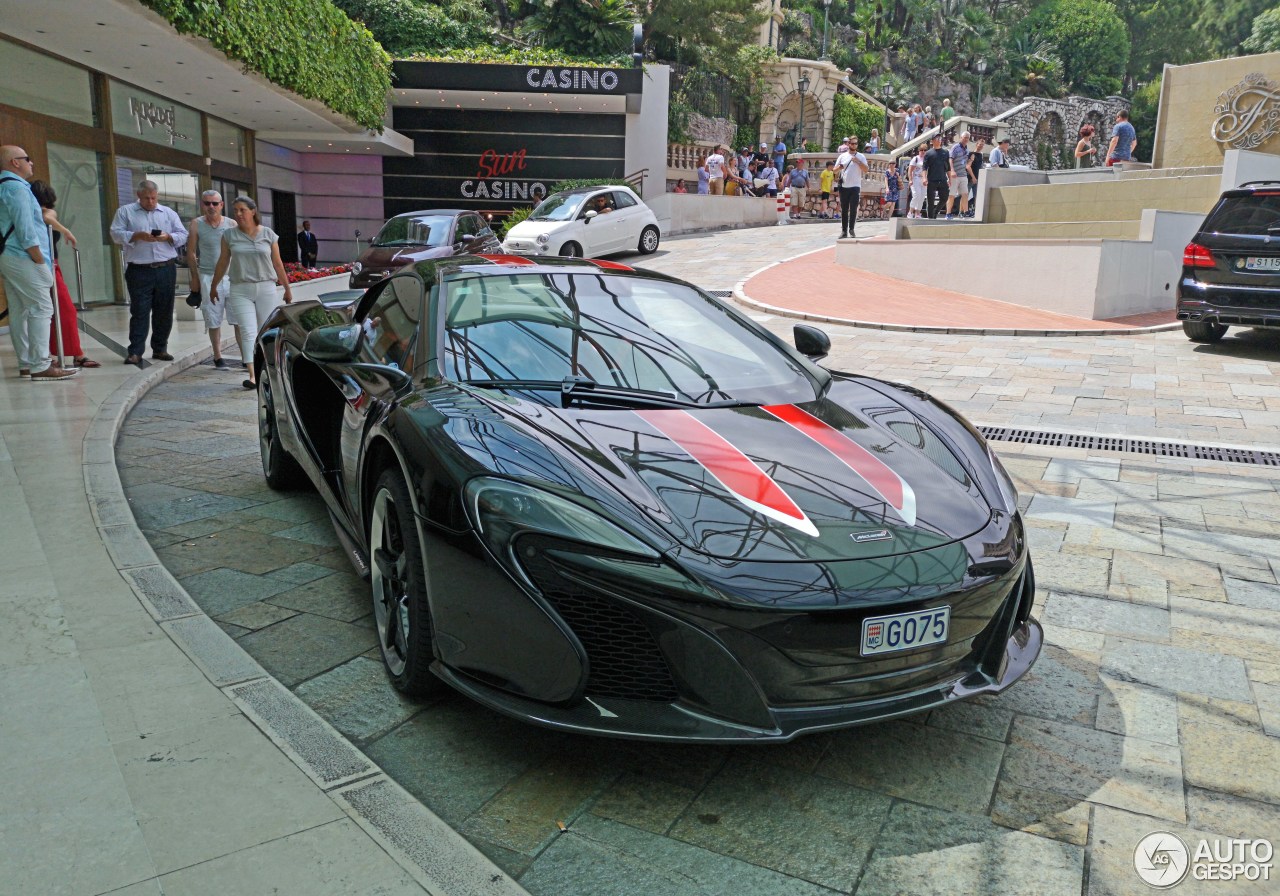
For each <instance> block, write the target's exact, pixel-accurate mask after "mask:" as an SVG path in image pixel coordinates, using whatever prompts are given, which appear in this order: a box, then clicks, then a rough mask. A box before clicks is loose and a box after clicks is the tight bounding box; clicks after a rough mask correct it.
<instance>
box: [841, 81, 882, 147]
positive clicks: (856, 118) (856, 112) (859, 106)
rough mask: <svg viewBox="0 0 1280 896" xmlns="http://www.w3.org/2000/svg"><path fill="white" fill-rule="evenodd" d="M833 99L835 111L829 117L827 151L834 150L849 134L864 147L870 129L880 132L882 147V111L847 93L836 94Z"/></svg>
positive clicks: (869, 134)
mask: <svg viewBox="0 0 1280 896" xmlns="http://www.w3.org/2000/svg"><path fill="white" fill-rule="evenodd" d="M835 99H836V102H835V111H834V112H833V114H832V116H831V146H830V147H828V151H830V150H834V149H835V148H836V147H837V146H839V145H840V141H841V140H843V139H844V138H845V137H848V136H849V135H851V134H852V135H854V136H856V137H857V138H858V140H859V141H861V145H862V146H864V147H865V146H866V145H867V140H868V138H870V137H871V129H872V128H878V129H879V130H880V131H881V132H882V133H881V134H880V142H881V144H882V145H883V143H884V133H883V131H884V110H883V109H881V108H880V107H879V106H873V105H871V103H868V102H867V101H866V100H863V99H859V98H858V97H856V96H852V95H850V94H847V93H838V94H836V98H835Z"/></svg>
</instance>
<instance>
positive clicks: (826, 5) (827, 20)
mask: <svg viewBox="0 0 1280 896" xmlns="http://www.w3.org/2000/svg"><path fill="white" fill-rule="evenodd" d="M822 8H823V10H824V11H823V13H822V55H821V56H819V57H818V61H819V62H830V61H831V57H830V56H828V55H827V32H828V31H830V30H831V0H822Z"/></svg>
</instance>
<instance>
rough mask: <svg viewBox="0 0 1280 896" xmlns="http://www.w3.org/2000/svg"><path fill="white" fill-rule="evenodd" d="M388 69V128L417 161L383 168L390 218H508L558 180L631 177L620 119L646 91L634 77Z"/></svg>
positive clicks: (556, 70)
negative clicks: (452, 211)
mask: <svg viewBox="0 0 1280 896" xmlns="http://www.w3.org/2000/svg"><path fill="white" fill-rule="evenodd" d="M394 66H395V79H394V83H395V86H396V92H395V99H394V101H393V105H392V125H391V126H392V127H393V128H395V129H396V130H397V131H399V132H400V133H402V134H404V135H405V136H407V137H409V138H411V139H412V140H413V144H414V155H413V157H412V158H386V159H383V163H382V175H383V177H382V180H383V204H384V211H385V213H386V214H387V215H388V216H391V215H396V214H400V213H402V212H406V211H414V210H417V209H422V208H429V207H432V206H438V207H458V208H469V209H477V210H491V211H503V210H509V209H512V208H516V207H520V206H528V205H532V204H535V203H537V202H539V201H541V200H542V199H543V198H545V197H546V195H547V194H548V193H549V192H550V191H551V188H552V187H554V186H555V185H556V184H557V183H560V182H561V181H564V180H570V179H577V178H608V179H618V180H621V179H622V178H623V177H624V176H625V175H626V173H627V172H626V171H625V167H626V133H627V115H626V112H627V111H629V110H632V104H633V103H634V102H635V101H638V99H639V95H640V94H641V93H642V91H643V86H644V83H643V78H644V73H643V71H642V70H640V69H627V68H603V67H569V66H554V65H550V66H549V65H475V64H467V63H452V62H410V61H398V62H396V63H395V64H394ZM585 97H617V98H618V99H617V100H613V99H611V100H608V101H606V102H605V103H600V102H592V103H582V102H581V101H580V98H585ZM535 98H536V99H535ZM624 98H625V102H621V100H623V99H624ZM581 106H585V107H586V108H580V107H581Z"/></svg>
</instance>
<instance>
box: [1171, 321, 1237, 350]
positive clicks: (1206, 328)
mask: <svg viewBox="0 0 1280 896" xmlns="http://www.w3.org/2000/svg"><path fill="white" fill-rule="evenodd" d="M1182 332H1184V333H1186V334H1187V338H1188V339H1190V340H1191V341H1192V342H1203V343H1204V344H1205V345H1212V344H1213V343H1215V342H1217V341H1219V340H1220V339H1222V337H1223V336H1225V335H1226V334H1227V328H1226V326H1225V325H1224V324H1220V323H1216V322H1214V321H1210V320H1184V321H1183V322H1182Z"/></svg>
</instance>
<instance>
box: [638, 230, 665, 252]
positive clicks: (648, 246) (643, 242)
mask: <svg viewBox="0 0 1280 896" xmlns="http://www.w3.org/2000/svg"><path fill="white" fill-rule="evenodd" d="M661 239H662V234H660V233H659V232H658V228H656V227H654V226H653V225H652V224H650V225H649V226H648V227H646V228H645V229H644V230H642V231H640V245H639V246H638V247H637V248H639V250H640V251H641V252H642V253H644V254H645V255H652V254H653V253H654V252H657V251H658V241H659V240H661Z"/></svg>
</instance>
